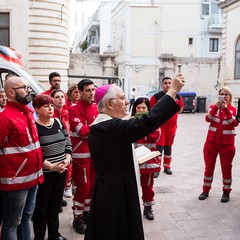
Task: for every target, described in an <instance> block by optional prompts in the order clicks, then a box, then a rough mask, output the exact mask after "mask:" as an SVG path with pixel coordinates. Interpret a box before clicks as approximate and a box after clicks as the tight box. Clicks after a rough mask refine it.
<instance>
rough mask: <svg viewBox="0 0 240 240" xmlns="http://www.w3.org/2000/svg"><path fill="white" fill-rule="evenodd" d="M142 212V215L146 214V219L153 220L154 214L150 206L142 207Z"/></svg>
mask: <svg viewBox="0 0 240 240" xmlns="http://www.w3.org/2000/svg"><path fill="white" fill-rule="evenodd" d="M143 214H144V216H146V218H147V219H148V220H154V215H153V211H152V207H151V206H148V207H144V210H143Z"/></svg>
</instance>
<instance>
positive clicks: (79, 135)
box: [68, 100, 98, 163]
mask: <svg viewBox="0 0 240 240" xmlns="http://www.w3.org/2000/svg"><path fill="white" fill-rule="evenodd" d="M68 111H69V123H70V130H71V132H70V137H71V142H72V148H73V153H72V158H73V162H74V163H89V162H90V161H91V156H90V151H89V148H88V134H89V131H90V124H92V122H93V121H94V119H95V118H96V117H97V115H98V110H97V105H96V103H94V102H92V103H89V102H86V101H83V100H79V101H78V102H77V104H76V105H73V106H71V107H69V109H68Z"/></svg>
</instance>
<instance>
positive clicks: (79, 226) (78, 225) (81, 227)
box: [73, 215, 86, 234]
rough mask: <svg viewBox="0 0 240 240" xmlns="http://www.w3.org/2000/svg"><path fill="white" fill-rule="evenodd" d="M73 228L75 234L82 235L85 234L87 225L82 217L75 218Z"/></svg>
mask: <svg viewBox="0 0 240 240" xmlns="http://www.w3.org/2000/svg"><path fill="white" fill-rule="evenodd" d="M73 228H74V230H75V232H77V233H80V234H85V232H86V224H84V221H83V216H82V215H77V216H74V220H73Z"/></svg>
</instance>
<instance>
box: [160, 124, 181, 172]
mask: <svg viewBox="0 0 240 240" xmlns="http://www.w3.org/2000/svg"><path fill="white" fill-rule="evenodd" d="M176 130H177V126H176V127H172V128H169V129H168V128H161V136H160V140H159V142H158V143H157V145H158V150H159V151H160V153H161V155H160V161H162V157H163V154H162V153H163V152H164V158H163V160H164V161H163V167H164V168H171V166H170V164H171V161H172V145H173V142H174V137H175V135H176ZM160 165H161V162H160Z"/></svg>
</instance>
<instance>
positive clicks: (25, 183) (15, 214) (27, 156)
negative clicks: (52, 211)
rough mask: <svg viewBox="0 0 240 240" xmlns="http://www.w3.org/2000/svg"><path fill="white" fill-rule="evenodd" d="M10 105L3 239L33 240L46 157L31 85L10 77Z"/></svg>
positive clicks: (4, 130) (1, 150)
mask: <svg viewBox="0 0 240 240" xmlns="http://www.w3.org/2000/svg"><path fill="white" fill-rule="evenodd" d="M4 90H5V93H6V96H7V98H8V100H9V101H8V102H7V105H6V107H5V108H4V110H3V111H2V112H1V113H0V132H1V135H0V165H1V168H0V190H1V194H2V199H3V226H2V239H3V240H5V239H6V240H14V239H17V238H18V239H24V240H30V219H31V216H32V213H33V210H34V207H35V196H36V192H37V186H38V184H39V183H42V182H43V173H42V153H41V148H40V146H39V142H38V134H37V130H36V126H35V123H34V120H33V110H32V109H30V108H29V107H28V106H27V104H28V103H30V102H31V100H32V99H31V94H30V87H29V85H28V82H27V81H26V80H25V79H23V78H20V77H15V76H14V77H10V78H9V79H8V80H7V81H6V83H5V85H4Z"/></svg>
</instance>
